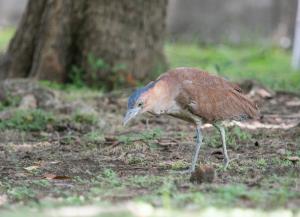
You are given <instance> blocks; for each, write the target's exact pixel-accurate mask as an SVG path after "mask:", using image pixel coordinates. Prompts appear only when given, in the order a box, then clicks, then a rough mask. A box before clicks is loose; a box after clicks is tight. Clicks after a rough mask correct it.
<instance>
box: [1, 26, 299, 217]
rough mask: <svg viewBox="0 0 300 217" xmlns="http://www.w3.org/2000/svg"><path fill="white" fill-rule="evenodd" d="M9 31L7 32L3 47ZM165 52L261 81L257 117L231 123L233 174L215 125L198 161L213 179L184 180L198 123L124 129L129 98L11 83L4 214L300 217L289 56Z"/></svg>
mask: <svg viewBox="0 0 300 217" xmlns="http://www.w3.org/2000/svg"><path fill="white" fill-rule="evenodd" d="M12 33H13V30H6V31H5V34H1V35H0V36H1V37H0V50H1V49H3V48H4V47H5V46H6V45H7V40H8V39H9V38H10V37H11V35H12ZM166 54H167V56H168V59H169V63H170V67H177V66H195V67H199V68H203V69H206V70H209V71H211V72H212V73H215V74H219V75H221V76H223V77H226V78H228V79H230V80H234V81H240V80H242V79H252V80H255V81H257V82H258V83H257V82H252V81H247V82H244V83H242V87H243V89H245V92H246V93H247V94H248V95H249V97H251V98H252V99H253V100H254V101H255V102H256V103H257V104H258V105H259V107H260V110H261V114H262V117H261V118H260V120H257V121H247V122H243V123H238V122H237V123H233V122H231V123H227V141H228V151H229V156H230V158H231V159H232V161H231V162H230V165H229V167H228V168H227V170H224V168H223V165H222V161H223V155H222V149H221V139H220V136H219V134H218V133H217V131H216V130H215V129H214V128H213V127H212V126H210V125H204V126H203V128H202V130H203V135H204V144H203V146H202V149H201V152H200V164H199V165H200V167H201V168H210V169H213V170H214V173H215V177H214V180H213V181H212V182H211V181H209V182H204V183H194V182H191V181H190V176H189V175H186V174H181V173H180V172H179V171H181V170H183V169H186V168H188V166H189V164H190V161H191V157H192V153H193V148H194V130H195V129H194V127H193V126H192V125H190V124H188V123H185V122H182V121H179V120H176V119H174V118H169V117H160V118H157V117H150V116H143V117H141V118H140V119H137V120H135V121H133V122H132V123H131V124H130V125H129V126H127V127H124V126H122V118H123V114H124V113H125V110H126V103H127V102H126V101H127V97H128V95H129V94H130V92H131V90H126V91H123V90H121V91H115V92H111V93H103V92H102V91H100V90H91V89H88V88H86V87H80V88H78V86H76V87H74V86H60V85H56V84H55V85H54V84H49V83H45V82H42V83H38V84H36V83H35V84H31V83H28V82H27V81H23V80H20V81H11V83H7V84H6V86H5V85H4V86H5V88H8V91H2V90H3V89H1V88H0V90H1V91H2V92H0V99H1V103H0V161H1V165H0V216H5V217H6V216H17V217H19V216H27V215H28V216H120V215H123V216H254V215H255V216H273V215H276V216H278V215H280V216H282V217H284V216H300V210H299V207H300V187H299V186H300V177H299V176H300V175H299V174H300V151H299V150H300V149H299V145H300V125H299V123H300V113H299V111H300V96H299V94H297V91H299V90H300V73H299V71H295V70H292V69H291V68H290V52H289V51H286V50H282V49H279V48H274V47H264V46H257V45H253V46H252V45H250V46H241V47H231V46H225V45H220V46H202V45H201V46H200V45H197V44H196V43H192V44H178V43H177V44H173V43H167V44H166ZM15 82H16V83H15ZM0 83H2V82H0ZM79 83H80V82H79ZM259 83H262V84H263V85H260V84H259ZM2 84H3V83H2ZM2 84H0V86H1V85H2ZM28 84H29V85H28ZM80 84H81V83H80ZM264 86H266V87H267V88H264ZM1 87H2V86H1ZM14 88H17V91H16V89H14ZM269 88H270V89H269ZM20 89H22V90H20ZM3 93H5V94H6V95H5V94H3ZM214 173H213V174H214ZM204 176H206V174H204Z"/></svg>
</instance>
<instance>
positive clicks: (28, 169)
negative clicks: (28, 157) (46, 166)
mask: <svg viewBox="0 0 300 217" xmlns="http://www.w3.org/2000/svg"><path fill="white" fill-rule="evenodd" d="M38 168H39V166H37V165H33V166H29V167H25V168H24V169H25V170H27V171H32V170H36V169H38Z"/></svg>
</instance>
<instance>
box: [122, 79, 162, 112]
mask: <svg viewBox="0 0 300 217" xmlns="http://www.w3.org/2000/svg"><path fill="white" fill-rule="evenodd" d="M156 82H157V81H155V82H153V81H152V82H150V83H149V84H147V85H146V86H145V87H142V88H139V89H137V90H135V91H134V92H133V93H132V94H131V96H130V97H129V99H128V105H127V107H128V109H132V108H134V105H135V103H136V101H137V100H138V99H139V98H140V96H141V95H142V94H143V93H145V92H147V91H148V90H149V89H151V88H152V87H154V85H155V83H156Z"/></svg>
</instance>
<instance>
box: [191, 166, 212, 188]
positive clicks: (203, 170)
mask: <svg viewBox="0 0 300 217" xmlns="http://www.w3.org/2000/svg"><path fill="white" fill-rule="evenodd" d="M215 176H216V173H215V169H214V168H213V167H211V166H209V165H200V166H199V167H197V168H196V169H195V171H194V172H193V173H192V174H191V177H190V181H191V182H193V183H197V184H201V183H212V182H213V181H214V178H215Z"/></svg>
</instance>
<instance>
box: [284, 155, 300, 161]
mask: <svg viewBox="0 0 300 217" xmlns="http://www.w3.org/2000/svg"><path fill="white" fill-rule="evenodd" d="M286 159H287V160H289V161H292V162H296V161H300V157H298V156H290V157H286Z"/></svg>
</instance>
